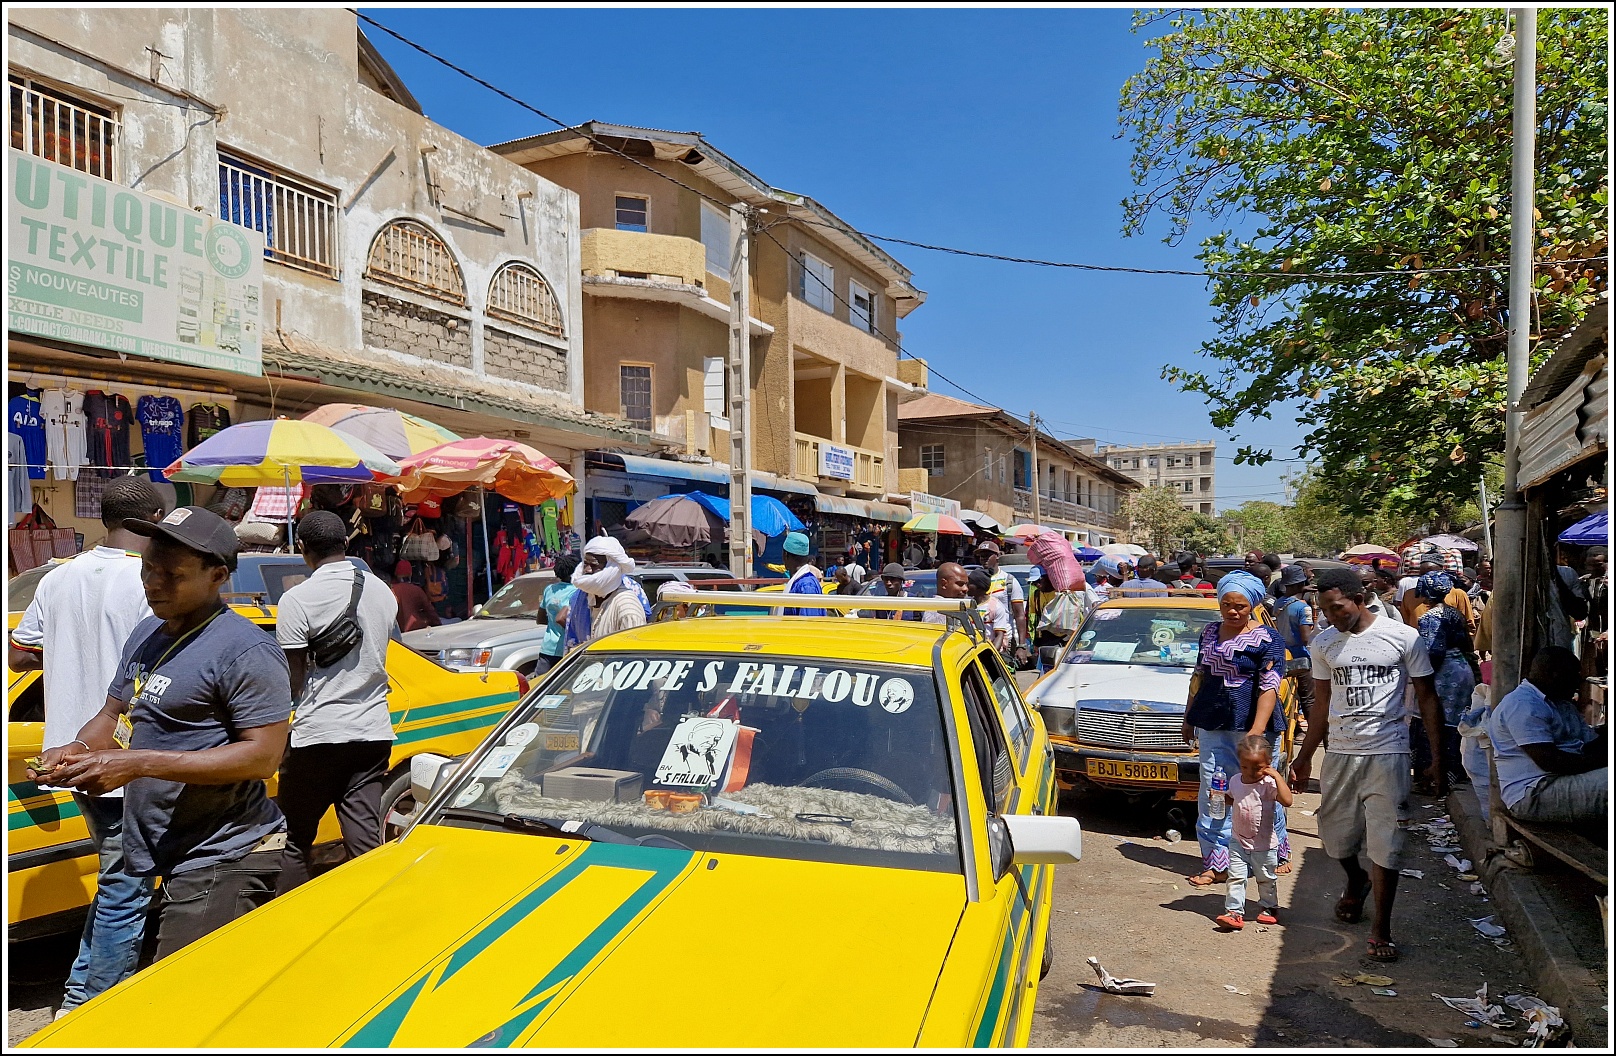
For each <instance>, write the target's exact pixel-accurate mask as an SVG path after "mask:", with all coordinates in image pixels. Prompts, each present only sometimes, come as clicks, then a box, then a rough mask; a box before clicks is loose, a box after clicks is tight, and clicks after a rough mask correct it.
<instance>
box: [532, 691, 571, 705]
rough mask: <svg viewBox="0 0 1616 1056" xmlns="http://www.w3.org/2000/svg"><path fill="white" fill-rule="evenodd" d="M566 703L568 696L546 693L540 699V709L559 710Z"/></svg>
mask: <svg viewBox="0 0 1616 1056" xmlns="http://www.w3.org/2000/svg"><path fill="white" fill-rule="evenodd" d="M575 692H576V690H575ZM566 702H567V695H566V694H565V693H546V694H545V695H544V696H542V697H540V698H539V708H540V709H541V710H545V709H549V708H559V707H560V706H561V705H563V704H565V703H566Z"/></svg>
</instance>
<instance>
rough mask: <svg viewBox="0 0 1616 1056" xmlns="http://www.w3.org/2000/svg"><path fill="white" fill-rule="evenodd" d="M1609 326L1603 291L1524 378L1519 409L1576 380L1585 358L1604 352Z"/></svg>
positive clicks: (1559, 390)
mask: <svg viewBox="0 0 1616 1056" xmlns="http://www.w3.org/2000/svg"><path fill="white" fill-rule="evenodd" d="M1609 328H1610V294H1608V293H1604V294H1600V296H1599V300H1598V301H1596V302H1595V303H1594V306H1593V308H1592V309H1590V310H1589V312H1588V314H1587V315H1586V316H1584V317H1583V320H1582V322H1580V323H1578V324H1577V327H1576V329H1575V330H1572V331H1571V332H1570V333H1569V334H1567V335H1566V336H1565V337H1562V338H1561V339H1560V343H1559V345H1558V346H1556V348H1555V350H1554V354H1553V355H1552V356H1550V357H1549V358H1548V360H1546V361H1545V362H1544V364H1543V365H1542V366H1541V367H1539V368H1537V372H1536V373H1535V374H1533V375H1532V377H1531V378H1530V379H1529V380H1528V381H1527V383H1526V389H1525V390H1524V391H1523V392H1522V393H1521V403H1520V408H1521V410H1523V411H1527V410H1531V409H1532V408H1533V407H1536V406H1537V405H1538V404H1540V403H1542V402H1544V401H1545V400H1550V399H1553V398H1554V397H1555V396H1558V395H1559V394H1560V393H1561V391H1563V390H1564V389H1565V387H1566V386H1567V385H1569V384H1571V383H1572V382H1573V381H1575V380H1576V378H1577V376H1578V375H1579V374H1581V373H1582V368H1583V367H1584V366H1585V365H1587V363H1588V361H1589V360H1590V359H1592V358H1593V357H1594V356H1596V355H1598V354H1599V353H1600V352H1602V351H1604V349H1605V347H1606V345H1607V343H1608V338H1607V332H1608V330H1609Z"/></svg>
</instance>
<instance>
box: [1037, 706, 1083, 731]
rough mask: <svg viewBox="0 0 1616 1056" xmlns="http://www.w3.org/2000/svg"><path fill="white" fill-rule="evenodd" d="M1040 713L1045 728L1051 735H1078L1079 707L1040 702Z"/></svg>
mask: <svg viewBox="0 0 1616 1056" xmlns="http://www.w3.org/2000/svg"><path fill="white" fill-rule="evenodd" d="M1038 714H1039V715H1041V716H1043V719H1044V729H1046V730H1048V731H1049V735H1050V736H1051V737H1076V736H1077V709H1076V708H1067V707H1062V706H1061V705H1059V704H1040V705H1039V706H1038Z"/></svg>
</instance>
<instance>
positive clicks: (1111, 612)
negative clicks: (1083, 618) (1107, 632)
mask: <svg viewBox="0 0 1616 1056" xmlns="http://www.w3.org/2000/svg"><path fill="white" fill-rule="evenodd" d="M1121 615H1122V610H1121V609H1095V610H1094V618H1095V619H1096V620H1114V619H1116V618H1117V617H1118V616H1121Z"/></svg>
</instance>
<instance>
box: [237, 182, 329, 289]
mask: <svg viewBox="0 0 1616 1056" xmlns="http://www.w3.org/2000/svg"><path fill="white" fill-rule="evenodd" d="M219 216H220V217H222V218H223V219H225V220H229V221H230V222H231V223H234V224H240V225H241V226H242V227H250V228H252V229H253V230H254V231H262V232H263V233H264V256H266V257H268V258H269V259H270V260H277V261H280V262H281V263H282V264H290V265H292V266H293V267H298V268H304V269H306V270H308V271H312V272H316V273H318V274H320V275H325V276H327V277H329V278H333V279H334V278H336V277H337V258H338V250H337V196H336V194H334V193H333V192H331V191H326V190H320V189H318V188H315V187H311V186H308V185H306V184H302V183H299V182H297V181H295V180H293V179H291V178H290V177H286V176H282V175H281V174H279V173H276V172H273V171H272V170H269V169H259V168H257V167H255V166H250V165H248V164H246V163H244V162H240V161H237V160H236V159H234V158H231V157H228V156H226V155H224V154H222V153H221V154H220V155H219Z"/></svg>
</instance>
